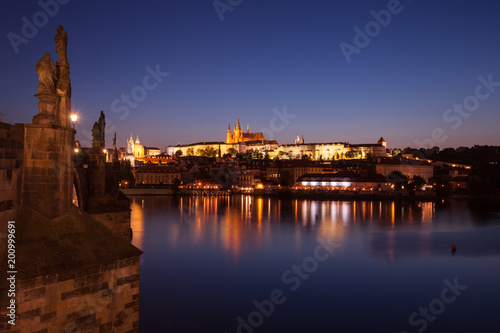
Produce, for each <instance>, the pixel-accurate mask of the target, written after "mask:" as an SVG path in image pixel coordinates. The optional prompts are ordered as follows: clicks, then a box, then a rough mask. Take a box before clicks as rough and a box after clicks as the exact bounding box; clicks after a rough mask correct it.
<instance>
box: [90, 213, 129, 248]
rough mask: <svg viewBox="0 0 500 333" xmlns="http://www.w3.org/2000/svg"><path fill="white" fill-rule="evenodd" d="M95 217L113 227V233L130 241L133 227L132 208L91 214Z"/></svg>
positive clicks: (110, 227)
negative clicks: (131, 221) (131, 220)
mask: <svg viewBox="0 0 500 333" xmlns="http://www.w3.org/2000/svg"><path fill="white" fill-rule="evenodd" d="M91 215H92V217H93V218H95V219H96V220H97V221H99V222H101V223H102V224H104V225H105V226H106V227H108V228H109V229H111V231H112V232H113V234H115V235H117V236H120V237H122V238H123V239H125V240H126V241H128V242H130V240H131V239H132V228H130V209H129V210H126V211H121V212H109V213H96V214H91Z"/></svg>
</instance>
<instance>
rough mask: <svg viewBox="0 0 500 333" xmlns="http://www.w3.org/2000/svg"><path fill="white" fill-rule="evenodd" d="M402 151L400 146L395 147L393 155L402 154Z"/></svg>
mask: <svg viewBox="0 0 500 333" xmlns="http://www.w3.org/2000/svg"><path fill="white" fill-rule="evenodd" d="M401 153H402V151H401V149H399V148H394V149H393V150H392V156H394V157H396V156H399V155H401Z"/></svg>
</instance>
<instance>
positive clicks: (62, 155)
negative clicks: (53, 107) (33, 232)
mask: <svg viewBox="0 0 500 333" xmlns="http://www.w3.org/2000/svg"><path fill="white" fill-rule="evenodd" d="M24 136H25V145H24V170H23V191H22V202H23V204H25V205H27V206H30V207H32V208H33V209H35V210H36V211H38V212H40V213H41V214H42V215H44V216H46V217H47V218H49V219H52V218H56V217H58V216H61V215H64V214H67V213H68V211H69V208H70V205H71V198H72V184H73V160H72V159H73V151H72V149H73V144H74V138H75V131H74V130H73V129H71V128H69V127H61V126H56V125H52V126H44V125H34V124H25V125H24Z"/></svg>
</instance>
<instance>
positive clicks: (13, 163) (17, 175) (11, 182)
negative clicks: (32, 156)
mask: <svg viewBox="0 0 500 333" xmlns="http://www.w3.org/2000/svg"><path fill="white" fill-rule="evenodd" d="M23 145H24V138H23V126H22V125H10V124H6V123H2V122H0V221H1V225H2V227H3V226H4V225H3V223H4V222H5V223H6V221H9V220H13V219H14V217H15V215H16V211H17V209H18V207H19V205H20V203H21V195H20V194H21V191H20V189H21V184H22V183H21V181H22V172H21V170H22V163H23ZM1 232H2V233H3V231H1Z"/></svg>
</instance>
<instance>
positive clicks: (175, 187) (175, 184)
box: [172, 178, 181, 193]
mask: <svg viewBox="0 0 500 333" xmlns="http://www.w3.org/2000/svg"><path fill="white" fill-rule="evenodd" d="M180 185H181V181H180V179H179V178H174V181H173V182H172V192H174V193H179V186H180Z"/></svg>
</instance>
